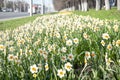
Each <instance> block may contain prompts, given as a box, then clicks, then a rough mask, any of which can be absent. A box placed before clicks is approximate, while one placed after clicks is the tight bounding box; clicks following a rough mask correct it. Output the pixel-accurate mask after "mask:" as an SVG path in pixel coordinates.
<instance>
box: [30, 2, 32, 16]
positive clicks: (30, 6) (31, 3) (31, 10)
mask: <svg viewBox="0 0 120 80" xmlns="http://www.w3.org/2000/svg"><path fill="white" fill-rule="evenodd" d="M32 5H33V0H30V16H32V15H33V14H32V12H33V10H32Z"/></svg>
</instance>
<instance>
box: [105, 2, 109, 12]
mask: <svg viewBox="0 0 120 80" xmlns="http://www.w3.org/2000/svg"><path fill="white" fill-rule="evenodd" d="M105 9H106V10H110V2H109V0H105Z"/></svg>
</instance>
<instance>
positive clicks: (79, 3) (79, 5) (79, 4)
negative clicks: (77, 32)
mask: <svg viewBox="0 0 120 80" xmlns="http://www.w3.org/2000/svg"><path fill="white" fill-rule="evenodd" d="M78 10H81V2H80V0H78Z"/></svg>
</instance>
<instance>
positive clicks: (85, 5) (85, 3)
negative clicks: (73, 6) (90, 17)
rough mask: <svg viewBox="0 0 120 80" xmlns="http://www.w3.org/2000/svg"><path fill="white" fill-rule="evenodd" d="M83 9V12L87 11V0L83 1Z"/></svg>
mask: <svg viewBox="0 0 120 80" xmlns="http://www.w3.org/2000/svg"><path fill="white" fill-rule="evenodd" d="M84 7H85V11H88V2H87V0H84Z"/></svg>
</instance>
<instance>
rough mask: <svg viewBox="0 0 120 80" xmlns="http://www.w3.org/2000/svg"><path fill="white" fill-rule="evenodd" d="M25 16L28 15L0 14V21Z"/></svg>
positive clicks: (18, 13) (27, 14) (16, 13)
mask: <svg viewBox="0 0 120 80" xmlns="http://www.w3.org/2000/svg"><path fill="white" fill-rule="evenodd" d="M27 16H29V13H27V12H0V21H2V20H9V19H14V18H21V17H27Z"/></svg>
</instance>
